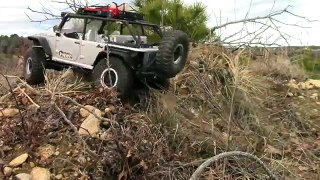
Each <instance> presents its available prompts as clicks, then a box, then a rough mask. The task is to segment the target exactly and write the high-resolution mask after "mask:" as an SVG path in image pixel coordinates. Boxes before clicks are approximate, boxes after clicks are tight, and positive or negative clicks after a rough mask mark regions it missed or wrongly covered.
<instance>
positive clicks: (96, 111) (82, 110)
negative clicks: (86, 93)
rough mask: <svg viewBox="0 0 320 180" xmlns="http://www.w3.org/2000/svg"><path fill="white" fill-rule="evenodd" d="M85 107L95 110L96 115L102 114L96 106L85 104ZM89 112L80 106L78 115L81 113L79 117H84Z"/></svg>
mask: <svg viewBox="0 0 320 180" xmlns="http://www.w3.org/2000/svg"><path fill="white" fill-rule="evenodd" d="M85 107H86V108H87V109H88V110H89V111H93V112H95V114H96V115H98V116H101V115H102V112H101V111H100V110H99V109H97V108H95V107H93V106H90V105H86V106H85ZM90 114H91V113H90V112H88V111H87V110H85V109H84V108H81V109H80V115H81V117H84V118H86V117H88V116H89V115H90Z"/></svg>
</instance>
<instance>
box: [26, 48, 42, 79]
mask: <svg viewBox="0 0 320 180" xmlns="http://www.w3.org/2000/svg"><path fill="white" fill-rule="evenodd" d="M45 59H46V55H45V53H44V51H43V49H41V48H32V47H31V48H29V49H28V50H27V52H26V53H25V56H24V63H23V75H24V78H25V80H26V81H27V83H28V84H31V85H36V84H40V83H43V82H44V71H45V65H44V62H45Z"/></svg>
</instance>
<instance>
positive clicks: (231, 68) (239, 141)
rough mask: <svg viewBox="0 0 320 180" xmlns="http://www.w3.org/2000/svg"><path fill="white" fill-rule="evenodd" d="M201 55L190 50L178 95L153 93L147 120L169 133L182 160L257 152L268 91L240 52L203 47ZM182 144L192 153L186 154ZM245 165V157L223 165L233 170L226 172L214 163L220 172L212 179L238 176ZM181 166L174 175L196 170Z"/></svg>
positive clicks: (176, 88)
mask: <svg viewBox="0 0 320 180" xmlns="http://www.w3.org/2000/svg"><path fill="white" fill-rule="evenodd" d="M194 51H195V52H196V53H197V52H198V50H194ZM201 52H202V54H199V55H198V56H195V55H194V54H193V52H191V54H193V56H192V57H191V58H190V63H189V65H188V67H187V68H186V70H185V71H184V72H183V73H181V74H179V75H178V76H177V77H176V78H175V79H174V81H173V86H172V88H173V92H174V94H172V92H171V91H170V92H166V93H165V94H159V93H155V94H153V98H154V101H153V102H152V103H151V104H152V105H151V108H150V109H149V111H148V113H147V115H148V117H150V119H151V120H152V121H153V122H156V123H161V124H162V125H164V126H165V127H166V129H167V130H168V133H169V134H171V135H169V136H168V137H171V139H174V142H175V143H172V144H174V146H170V147H171V148H172V149H173V150H176V151H177V152H182V153H186V154H188V156H187V155H185V156H184V157H185V158H184V159H183V162H190V161H197V160H198V159H199V158H206V157H209V156H213V155H215V154H217V153H219V152H222V151H229V150H243V151H250V152H254V150H255V147H254V143H255V141H256V140H257V139H255V138H254V136H253V135H254V134H255V136H258V135H259V136H262V135H263V134H264V132H265V129H264V127H263V125H262V124H263V123H261V122H260V119H259V118H258V117H259V113H260V112H259V111H260V108H261V106H262V99H261V95H262V94H263V93H264V91H263V89H264V88H265V86H264V85H263V78H262V77H260V76H257V75H256V74H255V73H254V72H252V71H251V70H250V69H249V68H248V66H247V65H246V64H242V63H241V59H240V57H241V55H242V52H239V53H238V54H236V55H233V54H231V53H228V52H227V51H226V50H225V49H224V50H223V49H220V48H217V49H215V48H214V47H204V49H203V50H202V51H201ZM169 141H170V142H172V141H173V140H169ZM187 142H188V143H187ZM248 144H249V146H248ZM183 146H185V148H188V149H189V150H188V151H183ZM241 162H243V159H241V160H240V161H238V160H234V161H230V162H228V163H226V162H225V163H226V164H225V165H226V166H227V169H229V170H228V172H226V171H224V173H219V172H223V171H222V170H225V168H226V167H225V166H220V165H221V164H220V165H219V164H216V165H215V166H212V168H213V169H212V170H214V169H215V170H219V171H215V172H216V173H214V175H213V174H212V175H211V176H212V177H215V178H222V177H223V175H224V176H225V177H233V178H236V177H240V176H241V175H240V174H237V172H239V171H238V168H241V167H242V166H240V165H239V163H240V164H241ZM196 164H197V163H196ZM222 164H224V163H222ZM237 164H238V165H237ZM183 167H184V168H182V170H180V171H179V172H173V171H172V172H171V173H172V174H171V175H177V174H179V173H182V174H189V173H190V172H191V170H193V169H192V168H191V169H190V167H189V166H187V167H185V166H183ZM171 168H173V169H174V167H171ZM221 168H222V169H221ZM244 169H246V168H244ZM249 169H250V168H249ZM249 169H248V168H247V169H246V170H243V171H242V172H243V174H242V175H244V174H247V175H248V174H251V175H252V172H248V171H249ZM255 169H257V167H255ZM246 172H247V173H246ZM257 172H259V171H257ZM211 173H212V172H211ZM253 174H254V173H253ZM258 174H259V173H258ZM253 176H254V177H256V176H255V175H253ZM242 177H249V176H242Z"/></svg>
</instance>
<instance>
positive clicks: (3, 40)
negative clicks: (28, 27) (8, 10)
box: [0, 34, 31, 57]
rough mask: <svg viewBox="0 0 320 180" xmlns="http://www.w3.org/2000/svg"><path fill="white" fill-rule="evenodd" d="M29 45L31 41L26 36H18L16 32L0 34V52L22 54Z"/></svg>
mask: <svg viewBox="0 0 320 180" xmlns="http://www.w3.org/2000/svg"><path fill="white" fill-rule="evenodd" d="M30 45H31V42H30V41H29V40H28V39H27V38H24V37H20V36H18V35H17V34H12V35H10V36H4V35H0V54H7V55H18V56H22V55H23V54H24V52H25V50H26V49H27V48H28V47H29V46H30ZM1 57H3V56H1Z"/></svg>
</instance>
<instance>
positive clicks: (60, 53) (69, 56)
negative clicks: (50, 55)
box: [59, 51, 72, 59]
mask: <svg viewBox="0 0 320 180" xmlns="http://www.w3.org/2000/svg"><path fill="white" fill-rule="evenodd" d="M59 56H61V57H63V58H66V59H72V54H70V53H67V52H63V51H59Z"/></svg>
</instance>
